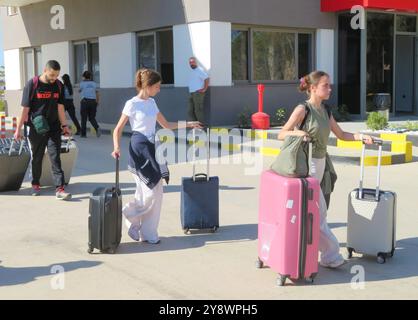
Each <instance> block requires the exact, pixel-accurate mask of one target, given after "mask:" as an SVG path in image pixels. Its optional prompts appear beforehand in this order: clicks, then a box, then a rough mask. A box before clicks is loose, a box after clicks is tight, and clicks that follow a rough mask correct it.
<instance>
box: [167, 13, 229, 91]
mask: <svg viewBox="0 0 418 320" xmlns="http://www.w3.org/2000/svg"><path fill="white" fill-rule="evenodd" d="M173 42H174V83H175V86H176V87H187V86H188V77H189V72H190V67H189V61H188V60H189V58H190V57H191V56H194V57H196V58H197V60H198V61H199V65H200V66H201V67H203V69H205V70H206V71H207V72H208V73H209V76H210V83H211V86H231V85H232V79H231V77H232V65H231V24H230V23H225V22H215V21H210V22H198V23H189V24H183V25H176V26H174V27H173Z"/></svg>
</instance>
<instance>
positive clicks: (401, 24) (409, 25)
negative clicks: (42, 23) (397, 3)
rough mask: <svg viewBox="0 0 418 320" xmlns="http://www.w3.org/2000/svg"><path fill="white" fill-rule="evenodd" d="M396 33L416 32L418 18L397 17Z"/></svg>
mask: <svg viewBox="0 0 418 320" xmlns="http://www.w3.org/2000/svg"><path fill="white" fill-rule="evenodd" d="M396 31H399V32H414V33H415V32H416V31H417V18H416V17H415V16H401V15H398V16H397V17H396Z"/></svg>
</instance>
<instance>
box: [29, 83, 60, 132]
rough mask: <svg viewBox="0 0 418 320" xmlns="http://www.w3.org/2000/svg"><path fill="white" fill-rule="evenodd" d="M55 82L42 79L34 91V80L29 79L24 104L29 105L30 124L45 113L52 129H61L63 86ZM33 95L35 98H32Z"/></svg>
mask: <svg viewBox="0 0 418 320" xmlns="http://www.w3.org/2000/svg"><path fill="white" fill-rule="evenodd" d="M58 81H59V80H57V82H55V83H43V82H41V80H39V82H38V86H37V88H36V89H35V92H32V91H33V87H34V84H33V80H32V79H31V80H29V81H28V82H27V83H26V85H25V89H24V90H23V96H22V104H21V105H22V106H23V107H29V121H28V125H29V126H30V127H32V122H31V119H33V118H34V117H36V116H39V115H41V114H42V115H44V116H45V117H46V118H47V120H48V124H49V127H50V131H60V130H61V123H60V120H59V117H58V104H64V92H63V90H62V88H63V86H62V85H61V86H60V85H59V84H58ZM32 96H33V99H32Z"/></svg>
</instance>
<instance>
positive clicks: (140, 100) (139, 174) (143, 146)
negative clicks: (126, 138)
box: [112, 69, 201, 244]
mask: <svg viewBox="0 0 418 320" xmlns="http://www.w3.org/2000/svg"><path fill="white" fill-rule="evenodd" d="M160 86H161V76H160V74H159V73H157V72H156V71H153V70H149V69H141V70H139V71H138V72H137V74H136V88H137V90H138V95H137V96H135V97H133V98H132V99H130V100H128V101H127V102H126V104H125V107H124V109H123V111H122V116H121V118H120V120H119V122H118V124H117V126H116V128H115V130H114V133H113V144H114V150H113V152H112V156H113V157H114V158H119V157H120V155H121V152H120V137H121V135H122V130H123V128H124V127H125V125H126V124H127V122H128V121H129V122H130V125H131V128H132V132H133V134H132V137H131V142H130V146H129V170H130V171H131V172H132V174H133V177H134V179H135V182H136V186H137V187H136V193H135V198H134V200H133V201H131V202H129V203H128V204H126V205H125V206H124V207H123V209H122V212H123V214H124V216H125V218H126V222H127V225H128V226H129V231H128V234H129V236H130V237H131V238H132V239H133V240H135V241H143V242H148V243H152V244H157V243H159V242H160V240H159V237H158V232H157V229H158V223H159V220H160V211H161V204H162V197H163V184H162V178H166V176H164V174H163V173H162V170H161V168H160V167H159V165H158V164H157V163H156V160H155V146H154V139H155V138H154V137H155V126H156V122H157V121H158V123H159V124H160V125H161V126H162V127H163V128H166V129H180V128H182V127H179V123H176V122H168V121H167V120H166V118H165V117H164V116H163V114H162V113H161V112H160V111H159V109H158V107H157V104H156V103H155V100H154V99H153V98H151V97H154V96H155V95H157V94H158V93H159V92H160ZM186 127H189V128H201V124H200V123H199V122H196V121H194V122H186ZM183 128H184V127H183Z"/></svg>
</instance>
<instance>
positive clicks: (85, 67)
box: [74, 41, 100, 84]
mask: <svg viewBox="0 0 418 320" xmlns="http://www.w3.org/2000/svg"><path fill="white" fill-rule="evenodd" d="M74 64H75V83H80V82H81V81H82V80H83V73H84V71H90V72H91V73H92V75H93V81H95V82H96V83H98V84H100V57H99V43H98V42H90V41H86V42H83V43H76V44H74Z"/></svg>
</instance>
